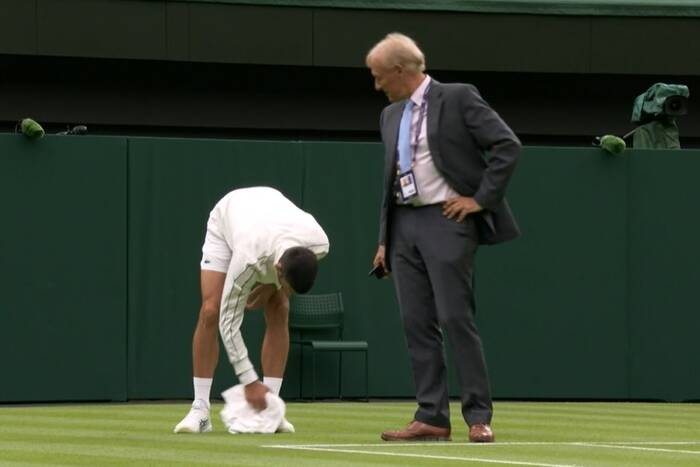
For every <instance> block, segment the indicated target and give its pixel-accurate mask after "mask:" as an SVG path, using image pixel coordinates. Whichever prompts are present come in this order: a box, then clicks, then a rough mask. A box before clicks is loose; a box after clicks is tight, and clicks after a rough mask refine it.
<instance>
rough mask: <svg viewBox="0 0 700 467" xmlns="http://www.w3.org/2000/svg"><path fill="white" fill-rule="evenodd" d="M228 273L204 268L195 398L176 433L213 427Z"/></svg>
mask: <svg viewBox="0 0 700 467" xmlns="http://www.w3.org/2000/svg"><path fill="white" fill-rule="evenodd" d="M225 280H226V273H223V272H219V271H209V270H204V269H203V270H202V272H201V287H202V306H201V307H200V309H199V318H198V320H197V326H196V327H195V330H194V337H193V339H192V368H193V374H194V378H193V385H194V402H192V408H191V409H190V412H189V413H188V414H187V416H185V418H184V419H182V421H181V422H180V423H178V424H177V426H176V427H175V433H203V432H208V431H211V430H212V426H211V417H210V415H209V407H210V403H209V396H210V393H211V385H212V382H213V378H214V370H215V369H216V364H217V363H218V361H219V337H218V336H219V308H220V305H221V294H222V291H223V288H224V282H225Z"/></svg>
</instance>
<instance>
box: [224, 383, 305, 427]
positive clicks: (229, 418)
mask: <svg viewBox="0 0 700 467" xmlns="http://www.w3.org/2000/svg"><path fill="white" fill-rule="evenodd" d="M221 395H222V396H223V398H224V401H225V402H226V404H225V405H224V408H223V409H222V410H221V420H222V421H223V422H224V425H226V427H227V428H228V431H229V433H232V434H236V433H275V432H276V431H278V430H279V431H283V430H280V428H285V427H286V426H285V424H288V425H290V426H291V424H290V423H289V422H287V421H286V420H285V418H284V411H285V405H284V401H283V400H282V399H281V398H280V397H279V396H276V395H275V394H273V393H272V392H268V393H267V394H265V401H266V402H267V408H266V409H265V410H261V411H257V410H255V409H254V408H253V407H251V406H250V404H248V402H247V401H246V400H245V391H244V389H243V385H242V384H238V385H236V386H233V387H232V388H229V389H227V390H226V391H224V392H223V393H221ZM284 431H289V430H284ZM291 431H292V432H293V431H294V428H293V427H292V429H291Z"/></svg>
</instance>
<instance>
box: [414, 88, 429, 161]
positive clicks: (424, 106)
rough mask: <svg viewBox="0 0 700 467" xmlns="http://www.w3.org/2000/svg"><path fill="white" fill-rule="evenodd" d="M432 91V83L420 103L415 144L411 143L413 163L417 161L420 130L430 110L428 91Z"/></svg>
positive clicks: (415, 130) (415, 129)
mask: <svg viewBox="0 0 700 467" xmlns="http://www.w3.org/2000/svg"><path fill="white" fill-rule="evenodd" d="M429 90H430V82H428V85H427V86H426V87H425V92H423V100H422V101H421V103H420V110H419V111H418V122H417V123H416V127H415V128H414V129H413V134H414V137H413V142H411V162H414V161H415V160H416V149H418V140H419V139H420V130H421V127H422V126H423V120H424V119H425V114H426V113H427V109H428V100H427V97H428V91H429Z"/></svg>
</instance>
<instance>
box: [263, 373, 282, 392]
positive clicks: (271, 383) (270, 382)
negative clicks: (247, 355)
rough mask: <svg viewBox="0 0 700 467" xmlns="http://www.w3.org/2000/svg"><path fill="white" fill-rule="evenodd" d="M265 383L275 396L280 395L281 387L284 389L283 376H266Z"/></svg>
mask: <svg viewBox="0 0 700 467" xmlns="http://www.w3.org/2000/svg"><path fill="white" fill-rule="evenodd" d="M263 384H264V385H265V386H267V387H268V388H270V391H272V393H273V394H274V395H275V396H279V395H280V389H282V378H273V377H271V376H265V377H263Z"/></svg>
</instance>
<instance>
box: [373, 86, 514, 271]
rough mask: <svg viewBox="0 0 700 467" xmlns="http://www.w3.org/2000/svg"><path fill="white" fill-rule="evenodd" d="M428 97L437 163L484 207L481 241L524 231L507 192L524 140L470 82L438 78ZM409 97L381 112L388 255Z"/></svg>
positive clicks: (383, 231) (382, 229) (383, 233)
mask: <svg viewBox="0 0 700 467" xmlns="http://www.w3.org/2000/svg"><path fill="white" fill-rule="evenodd" d="M427 99H428V115H427V125H428V128H427V135H428V147H429V148H430V153H431V154H432V157H433V161H434V163H435V167H436V168H437V169H438V171H439V172H440V173H441V174H442V176H443V177H444V178H445V180H446V181H447V183H448V184H449V185H450V186H451V187H452V188H453V189H454V190H455V191H456V192H457V193H459V194H460V195H462V196H470V197H474V199H475V200H476V202H477V203H479V205H480V206H481V207H483V208H484V210H483V211H482V212H479V213H477V214H474V216H475V220H476V223H477V228H478V232H479V243H482V244H494V243H500V242H504V241H507V240H511V239H513V238H515V237H517V236H518V235H519V234H520V231H519V229H518V226H517V224H516V222H515V219H514V218H513V215H512V213H511V211H510V208H509V207H508V203H507V202H506V199H505V197H504V195H505V192H506V187H507V185H508V181H509V180H510V177H511V175H512V174H513V170H514V169H515V165H516V162H517V160H518V156H519V155H520V148H521V145H520V140H518V137H517V136H515V134H514V133H513V131H512V130H511V129H510V128H509V127H508V125H506V123H505V122H504V121H503V120H502V119H501V117H500V116H499V115H498V114H497V113H496V112H495V111H494V110H493V109H492V108H491V107H490V106H489V105H488V104H487V103H486V101H484V100H483V99H482V97H481V95H480V94H479V91H478V90H477V89H476V87H474V86H472V85H470V84H442V83H439V82H437V81H435V80H433V81H432V82H431V84H430V90H429V91H428V96H427ZM405 102H406V101H401V102H395V103H393V104H391V105H389V106H387V107H385V108H384V110H383V111H382V114H381V117H380V129H381V134H382V141H383V142H384V147H385V154H384V194H383V199H382V206H381V216H380V226H379V243H380V244H382V245H385V246H386V250H387V259H388V258H389V255H388V251H389V248H390V245H389V238H390V235H389V228H390V222H389V219H390V216H391V210H392V208H393V206H394V178H395V177H396V144H397V140H398V136H399V123H400V120H401V113H402V112H403V107H404V104H405Z"/></svg>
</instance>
